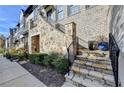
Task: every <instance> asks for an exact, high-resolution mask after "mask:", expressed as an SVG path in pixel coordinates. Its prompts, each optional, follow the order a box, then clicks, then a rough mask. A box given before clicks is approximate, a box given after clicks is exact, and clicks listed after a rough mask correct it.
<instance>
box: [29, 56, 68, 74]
mask: <svg viewBox="0 0 124 93" xmlns="http://www.w3.org/2000/svg"><path fill="white" fill-rule="evenodd" d="M29 60H30V62H31V63H33V64H40V65H45V66H47V67H49V66H50V67H52V68H54V69H56V70H57V71H58V72H59V73H61V74H65V73H66V72H67V59H65V58H64V57H63V56H62V55H57V54H51V55H47V54H29Z"/></svg>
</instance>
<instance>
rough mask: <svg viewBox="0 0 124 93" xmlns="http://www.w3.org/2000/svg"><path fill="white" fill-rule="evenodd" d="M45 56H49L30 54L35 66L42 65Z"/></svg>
mask: <svg viewBox="0 0 124 93" xmlns="http://www.w3.org/2000/svg"><path fill="white" fill-rule="evenodd" d="M45 56H47V54H38V53H37V54H29V60H30V62H31V63H33V64H42V62H43V60H44V57H45Z"/></svg>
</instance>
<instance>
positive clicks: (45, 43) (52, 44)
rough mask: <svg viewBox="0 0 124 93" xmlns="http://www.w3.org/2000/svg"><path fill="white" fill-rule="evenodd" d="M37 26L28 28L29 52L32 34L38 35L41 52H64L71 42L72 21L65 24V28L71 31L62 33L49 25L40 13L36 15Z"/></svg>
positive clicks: (30, 50)
mask: <svg viewBox="0 0 124 93" xmlns="http://www.w3.org/2000/svg"><path fill="white" fill-rule="evenodd" d="M35 23H37V26H36V27H34V28H32V29H29V39H28V40H29V41H28V42H29V43H28V44H29V53H32V41H31V38H32V37H33V36H36V35H39V36H40V37H39V39H40V40H39V42H40V44H39V46H40V52H41V53H60V54H63V53H65V52H66V49H67V47H68V46H69V44H70V43H71V42H72V34H70V33H72V32H73V31H72V30H73V29H72V27H73V26H72V25H73V23H70V24H66V26H65V29H68V30H69V31H71V32H70V33H68V31H67V33H63V32H61V31H59V30H58V29H56V28H55V27H53V26H51V25H50V24H49V23H48V22H46V20H45V19H43V17H42V16H41V15H38V17H37V20H36V21H35Z"/></svg>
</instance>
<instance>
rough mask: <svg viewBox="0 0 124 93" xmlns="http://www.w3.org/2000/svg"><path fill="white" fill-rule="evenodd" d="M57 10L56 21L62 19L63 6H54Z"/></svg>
mask: <svg viewBox="0 0 124 93" xmlns="http://www.w3.org/2000/svg"><path fill="white" fill-rule="evenodd" d="M56 9H57V19H58V20H61V19H63V18H64V10H63V5H57V6H56Z"/></svg>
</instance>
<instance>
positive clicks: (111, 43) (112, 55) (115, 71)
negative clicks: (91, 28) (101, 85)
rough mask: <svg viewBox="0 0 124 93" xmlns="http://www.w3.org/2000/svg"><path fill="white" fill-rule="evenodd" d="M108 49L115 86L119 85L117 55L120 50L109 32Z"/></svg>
mask: <svg viewBox="0 0 124 93" xmlns="http://www.w3.org/2000/svg"><path fill="white" fill-rule="evenodd" d="M109 51H110V59H111V63H112V69H113V74H114V80H115V85H116V87H118V86H119V80H118V57H119V52H120V50H119V47H118V45H117V43H116V41H115V38H114V36H113V35H112V33H110V34H109Z"/></svg>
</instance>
